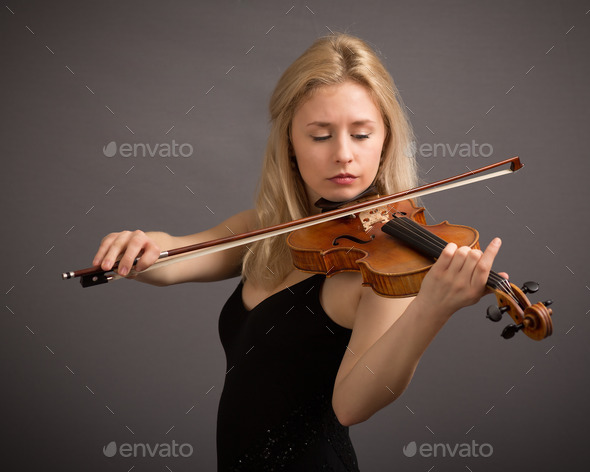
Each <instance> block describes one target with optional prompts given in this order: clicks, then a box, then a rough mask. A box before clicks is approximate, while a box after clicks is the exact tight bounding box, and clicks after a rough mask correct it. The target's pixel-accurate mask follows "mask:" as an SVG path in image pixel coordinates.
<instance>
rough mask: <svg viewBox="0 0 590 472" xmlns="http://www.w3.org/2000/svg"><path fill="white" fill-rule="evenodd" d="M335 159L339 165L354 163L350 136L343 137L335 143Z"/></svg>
mask: <svg viewBox="0 0 590 472" xmlns="http://www.w3.org/2000/svg"><path fill="white" fill-rule="evenodd" d="M334 142H335V144H336V147H335V149H334V159H335V161H336V162H337V163H338V164H348V163H350V162H352V159H353V153H352V147H351V143H350V141H349V139H348V135H341V136H339V137H338V139H336V140H335V141H334Z"/></svg>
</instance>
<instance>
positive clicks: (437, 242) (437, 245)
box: [396, 218, 509, 291]
mask: <svg viewBox="0 0 590 472" xmlns="http://www.w3.org/2000/svg"><path fill="white" fill-rule="evenodd" d="M396 221H399V223H400V224H403V225H405V226H406V228H405V229H406V230H407V231H409V232H411V233H413V234H414V235H415V236H417V237H419V238H421V239H422V240H423V242H424V244H429V245H431V246H432V247H433V249H434V250H436V252H437V257H438V256H440V252H441V251H442V250H443V249H444V247H445V246H446V245H447V242H446V241H445V240H444V239H442V238H440V237H439V236H437V235H435V234H433V233H432V232H430V231H428V230H426V229H425V228H423V227H422V226H420V225H419V224H418V223H416V222H415V221H413V220H410V219H408V218H396ZM489 278H490V282H491V283H490V285H492V287H493V288H495V289H499V290H502V291H506V290H505V287H506V285H505V282H506V279H504V278H503V277H502V276H500V275H499V274H497V273H495V272H494V271H490V277H489ZM508 286H509V284H508Z"/></svg>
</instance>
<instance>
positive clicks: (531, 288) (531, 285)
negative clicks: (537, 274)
mask: <svg viewBox="0 0 590 472" xmlns="http://www.w3.org/2000/svg"><path fill="white" fill-rule="evenodd" d="M521 290H522V292H523V293H535V292H536V291H538V290H539V284H538V283H537V282H525V283H524V284H523V286H522V288H521Z"/></svg>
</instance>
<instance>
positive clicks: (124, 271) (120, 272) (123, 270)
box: [119, 267, 129, 275]
mask: <svg viewBox="0 0 590 472" xmlns="http://www.w3.org/2000/svg"><path fill="white" fill-rule="evenodd" d="M127 272H129V269H128V268H127V267H121V270H119V274H121V275H127Z"/></svg>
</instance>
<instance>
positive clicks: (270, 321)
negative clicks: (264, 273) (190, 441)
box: [217, 275, 359, 472]
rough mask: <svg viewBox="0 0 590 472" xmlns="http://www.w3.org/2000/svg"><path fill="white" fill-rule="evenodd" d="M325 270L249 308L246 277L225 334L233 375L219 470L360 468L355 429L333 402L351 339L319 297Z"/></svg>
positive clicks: (222, 421)
mask: <svg viewBox="0 0 590 472" xmlns="http://www.w3.org/2000/svg"><path fill="white" fill-rule="evenodd" d="M323 281H324V276H323V275H314V276H312V277H310V278H308V279H306V280H304V281H302V282H300V283H298V284H296V285H293V286H292V287H289V288H288V289H287V288H286V289H285V290H283V291H282V292H279V293H276V294H275V295H272V296H271V297H269V298H267V299H266V300H264V301H263V302H261V303H260V304H259V305H258V306H256V307H255V308H254V309H253V310H251V311H247V310H246V309H245V307H244V304H243V302H242V283H240V284H239V285H238V287H237V288H236V290H235V291H234V293H233V294H232V295H231V297H230V298H229V300H228V301H227V302H226V304H225V306H224V307H223V310H222V312H221V316H220V318H219V335H220V338H221V342H222V344H223V348H224V350H225V354H226V358H227V370H226V372H227V375H226V378H225V385H224V387H223V393H222V394H221V400H220V404H219V411H218V415H217V463H218V471H219V472H226V471H278V470H280V471H305V472H308V471H310V472H311V471H316V470H317V471H320V470H322V471H339V472H340V471H358V470H359V469H358V465H357V459H356V455H355V452H354V449H353V447H352V444H351V442H350V437H349V435H348V428H347V427H344V426H342V425H341V424H340V423H339V422H338V420H337V418H336V416H335V414H334V410H333V409H332V403H331V399H332V391H333V388H334V380H335V378H336V373H337V372H338V367H339V366H340V362H341V360H342V356H343V355H344V351H345V350H346V345H347V344H348V341H349V339H350V335H351V332H352V331H351V330H349V329H346V328H344V327H342V326H340V325H338V324H336V323H335V322H334V321H332V319H331V318H329V317H328V315H326V313H325V312H324V310H323V308H322V306H321V305H320V301H319V293H320V288H321V286H322V283H323Z"/></svg>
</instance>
